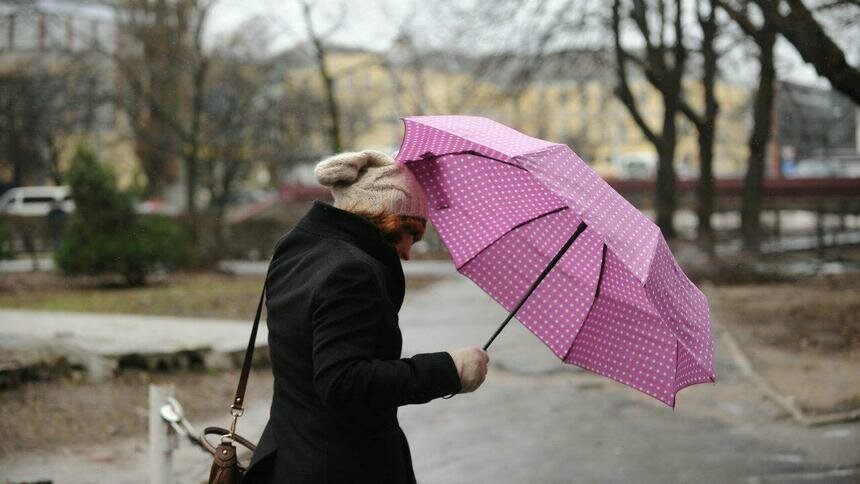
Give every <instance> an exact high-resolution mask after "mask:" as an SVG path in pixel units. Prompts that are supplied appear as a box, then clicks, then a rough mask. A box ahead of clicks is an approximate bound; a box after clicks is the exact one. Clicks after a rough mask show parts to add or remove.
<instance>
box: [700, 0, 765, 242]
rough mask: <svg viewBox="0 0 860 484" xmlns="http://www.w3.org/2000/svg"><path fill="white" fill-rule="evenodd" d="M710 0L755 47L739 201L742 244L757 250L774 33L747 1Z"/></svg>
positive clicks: (762, 196) (763, 17)
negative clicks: (755, 73)
mask: <svg viewBox="0 0 860 484" xmlns="http://www.w3.org/2000/svg"><path fill="white" fill-rule="evenodd" d="M714 1H715V3H716V4H717V5H719V6H720V8H721V9H723V10H724V11H725V12H726V13H727V14H728V15H729V17H731V18H732V20H733V21H734V22H735V23H736V24H737V25H738V26H739V27H740V28H741V30H743V31H744V33H745V34H746V35H747V36H748V37H749V38H751V39H752V40H753V42H755V44H756V46H757V47H758V50H759V66H760V69H759V80H758V88H757V89H756V93H755V100H754V102H753V127H752V131H751V132H750V138H749V159H748V161H747V173H746V176H745V177H744V188H743V198H742V202H741V232H742V234H743V239H744V246H745V247H746V248H747V249H749V250H757V249H758V241H759V240H758V239H759V226H760V220H759V215H760V213H761V208H762V201H763V198H764V195H763V186H764V174H765V166H766V161H767V154H768V140H769V139H770V135H771V126H772V122H773V121H772V116H773V90H774V83H775V81H776V68H775V66H774V50H773V47H774V44H775V43H776V34H777V33H776V29H775V28H774V26H773V25H771V23H770V21H769V20H768V18H767V16H760V17H761V21H760V22H758V23H756V22H755V21H754V20H753V15H752V14H751V12H750V11H749V9H748V8H747V6H748V5H747V4H744V5H742V6H737V5H735V4H733V3H730V2H729V1H728V0H714Z"/></svg>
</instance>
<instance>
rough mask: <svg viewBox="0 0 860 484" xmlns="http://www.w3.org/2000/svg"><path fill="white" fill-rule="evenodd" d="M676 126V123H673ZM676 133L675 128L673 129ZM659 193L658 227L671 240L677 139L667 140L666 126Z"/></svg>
mask: <svg viewBox="0 0 860 484" xmlns="http://www.w3.org/2000/svg"><path fill="white" fill-rule="evenodd" d="M672 124H673V125H674V122H673V123H672ZM672 130H673V131H674V126H673V127H672ZM657 157H658V159H657V192H656V194H655V197H656V208H657V226H658V227H660V231H661V232H663V236H664V237H666V238H667V239H670V238H672V237H674V236H675V226H674V223H673V220H674V214H675V185H676V180H677V176H676V175H675V165H674V162H675V139H674V134H673V135H672V136H671V139H667V136H666V131H665V125H664V131H663V141H662V143H661V144H660V146H659V148H658V150H657Z"/></svg>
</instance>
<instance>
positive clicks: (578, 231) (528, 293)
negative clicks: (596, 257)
mask: <svg viewBox="0 0 860 484" xmlns="http://www.w3.org/2000/svg"><path fill="white" fill-rule="evenodd" d="M587 226H588V225H587V224H586V223H585V222H580V223H579V226H578V227H576V231H575V232H574V233H573V235H571V236H570V238H569V239H567V242H565V243H564V245H563V246H562V247H561V249H560V250H559V251H558V253H557V254H555V257H553V258H552V260H551V261H549V264H547V266H546V268H545V269H544V270H543V272H541V274H540V276H538V278H537V279H535V282H533V283H532V285H531V287H530V288H529V290H528V291H526V293H525V295H524V296H523V297H522V299H520V302H518V303H517V305H516V306H515V307H514V309H512V310H511V312H510V313H509V314H508V317H506V318H505V320H504V321H502V324H500V325H499V327H498V328H496V332H495V333H493V335H492V336H490V339H489V340H488V341H487V344H485V345H484V351H487V348H489V347H490V345H491V344H492V343H493V340H495V339H496V336H498V335H499V333H501V332H502V330H503V329H505V326H507V324H508V323H509V322H510V320H511V318H513V317H514V314H516V313H517V311H519V310H520V308H521V307H522V306H523V304H525V302H526V300H527V299H528V298H529V296H531V295H532V293H533V292H534V291H535V289H537V287H538V285H539V284H540V283H541V281H543V280H544V278H545V277H546V276H547V274H549V271H551V270H552V268H553V267H555V265H556V264H557V263H558V261H559V260H561V257H562V256H563V255H564V253H565V252H567V249H569V248H570V246H571V245H573V242H574V241H575V240H576V239H577V237H579V234H581V233H582V232H583V231H584V230H585V228H586V227H587ZM604 247H605V246H604Z"/></svg>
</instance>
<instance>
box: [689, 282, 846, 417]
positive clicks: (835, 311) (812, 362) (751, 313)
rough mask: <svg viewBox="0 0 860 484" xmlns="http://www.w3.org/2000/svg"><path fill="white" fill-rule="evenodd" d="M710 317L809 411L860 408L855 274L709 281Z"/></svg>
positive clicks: (760, 368)
mask: <svg viewBox="0 0 860 484" xmlns="http://www.w3.org/2000/svg"><path fill="white" fill-rule="evenodd" d="M706 293H707V294H708V296H709V299H710V301H711V309H712V312H713V314H714V318H715V320H717V321H719V323H720V324H723V325H724V326H726V327H727V328H728V329H729V330H730V331H731V332H732V334H734V336H735V337H736V338H737V339H738V341H739V343H740V344H741V346H742V347H743V349H744V351H745V353H747V355H748V356H749V357H750V359H751V360H752V362H753V364H754V365H755V367H756V369H757V370H758V371H759V372H760V373H761V374H762V375H763V376H764V377H765V378H766V379H767V380H768V381H769V382H770V383H771V384H773V385H774V387H776V389H777V390H778V391H780V392H781V393H782V394H784V395H787V396H789V397H793V398H794V399H795V400H796V401H797V403H798V404H799V405H800V406H801V407H803V408H804V409H805V410H807V411H809V412H810V413H813V414H814V413H826V412H829V411H837V410H845V409H850V408H856V407H857V406H860V277H858V275H857V274H850V275H846V274H843V275H836V276H818V277H810V278H804V279H801V280H797V281H795V282H791V283H774V284H759V285H737V286H716V287H714V286H710V287H707V288H706Z"/></svg>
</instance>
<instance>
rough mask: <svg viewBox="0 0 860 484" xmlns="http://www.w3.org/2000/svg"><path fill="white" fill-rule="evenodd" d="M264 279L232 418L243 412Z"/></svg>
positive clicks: (232, 409) (233, 405)
mask: <svg viewBox="0 0 860 484" xmlns="http://www.w3.org/2000/svg"><path fill="white" fill-rule="evenodd" d="M266 279H268V273H267V274H266ZM266 279H264V280H263V291H262V292H261V293H260V302H259V303H258V304H257V315H256V316H254V326H252V327H251V338H250V339H249V340H248V348H247V349H246V350H245V360H244V361H243V362H242V374H241V375H240V376H239V386H238V387H237V388H236V396H235V397H234V398H233V404H232V405H230V413H231V414H232V415H233V417H239V416H241V415H242V414H243V413H244V412H245V409H244V404H245V387H246V386H248V374H249V373H250V372H251V361H252V360H253V358H254V343H256V342H257V327H258V326H259V325H260V315H261V314H262V312H263V300H264V299H265V298H266ZM234 422H235V420H234Z"/></svg>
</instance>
